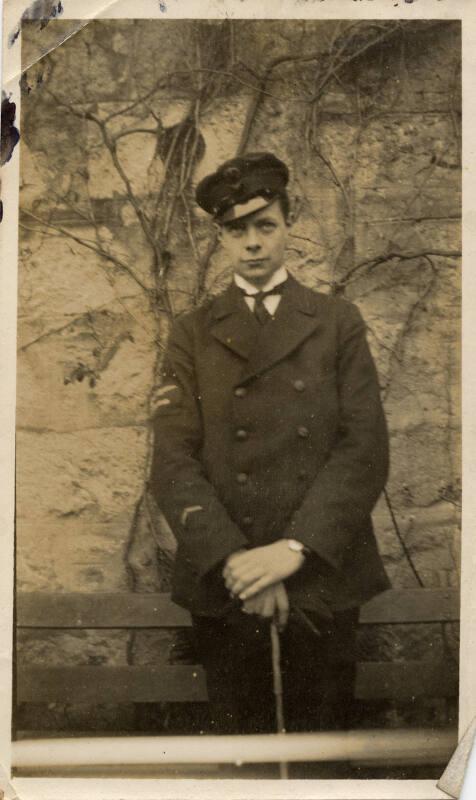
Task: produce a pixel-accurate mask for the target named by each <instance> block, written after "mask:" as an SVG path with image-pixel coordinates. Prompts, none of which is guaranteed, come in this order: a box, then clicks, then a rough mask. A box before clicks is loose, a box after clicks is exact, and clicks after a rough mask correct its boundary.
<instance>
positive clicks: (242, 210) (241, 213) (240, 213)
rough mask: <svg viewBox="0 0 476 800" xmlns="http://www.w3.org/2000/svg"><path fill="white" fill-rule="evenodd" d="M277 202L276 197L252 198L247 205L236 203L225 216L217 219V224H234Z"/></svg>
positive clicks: (222, 215)
mask: <svg viewBox="0 0 476 800" xmlns="http://www.w3.org/2000/svg"><path fill="white" fill-rule="evenodd" d="M275 200H276V198H275V197H262V196H261V195H259V196H257V197H252V198H251V199H250V200H247V201H246V203H236V204H235V205H234V206H231V208H228V209H227V210H226V211H225V212H224V214H221V215H220V216H219V217H217V222H233V221H234V220H235V219H241V217H247V216H248V214H253V213H254V212H255V211H261V209H262V208H266V206H269V205H271V203H274V201H275Z"/></svg>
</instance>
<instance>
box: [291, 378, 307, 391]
mask: <svg viewBox="0 0 476 800" xmlns="http://www.w3.org/2000/svg"><path fill="white" fill-rule="evenodd" d="M293 386H294V388H295V389H296V392H303V391H304V389H305V388H306V384H305V383H304V381H301V380H297V381H294V383H293Z"/></svg>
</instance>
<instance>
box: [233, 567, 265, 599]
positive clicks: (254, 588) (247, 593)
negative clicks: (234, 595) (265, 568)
mask: <svg viewBox="0 0 476 800" xmlns="http://www.w3.org/2000/svg"><path fill="white" fill-rule="evenodd" d="M272 582H273V578H272V577H271V575H268V573H265V574H264V575H263V576H262V577H261V578H258V580H257V581H255V582H254V583H252V584H251V585H250V586H248V587H247V588H246V589H244V590H243V591H242V592H240V595H239V597H240V600H247V599H248V597H253V596H254V595H255V594H258V592H261V591H262V590H263V589H266V587H267V586H271V584H272Z"/></svg>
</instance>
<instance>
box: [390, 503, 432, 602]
mask: <svg viewBox="0 0 476 800" xmlns="http://www.w3.org/2000/svg"><path fill="white" fill-rule="evenodd" d="M383 494H384V497H385V502H386V504H387V507H388V510H389V514H390V517H391V520H392V523H393V527H394V530H395V533H396V534H397V538H398V541H399V542H400V545H401V548H402V550H403V552H404V554H405V558H406V559H407V561H408V564H409V566H410V568H411V571H412V572H413V574H414V576H415V579H416V581H417V583H418V585H419V586H421V587H422V588H424V586H425V584H424V583H423V581H422V579H421V578H420V576H419V574H418V572H417V569H416V567H415V564H414V563H413V559H412V557H411V555H410V552H409V550H408V547H407V546H406V544H405V540H404V538H403V536H402V532H401V531H400V526H399V524H398V522H397V518H396V516H395V512H394V510H393V506H392V503H391V502H390V497H389V495H388V492H387V490H386V489H384V490H383Z"/></svg>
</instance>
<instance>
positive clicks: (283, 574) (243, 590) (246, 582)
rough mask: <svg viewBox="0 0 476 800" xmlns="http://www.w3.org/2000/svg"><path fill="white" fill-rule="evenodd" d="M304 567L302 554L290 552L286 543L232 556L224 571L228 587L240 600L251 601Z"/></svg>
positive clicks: (281, 540) (284, 541) (281, 542)
mask: <svg viewBox="0 0 476 800" xmlns="http://www.w3.org/2000/svg"><path fill="white" fill-rule="evenodd" d="M303 563H304V556H303V554H302V553H299V552H294V551H293V550H290V549H289V547H288V544H287V542H286V540H285V539H279V540H278V541H277V542H273V543H272V544H268V545H265V546H264V547H254V548H253V549H252V550H240V551H238V552H237V553H232V555H231V556H229V557H228V558H227V560H226V563H225V567H224V569H223V578H224V579H225V585H226V587H227V589H228V590H229V591H230V593H231V594H232V595H234V596H238V597H239V598H240V600H248V599H249V598H251V597H254V595H256V594H258V592H261V591H262V590H263V589H266V588H267V587H268V586H272V585H273V584H275V583H279V582H280V581H283V580H284V579H285V578H289V576H290V575H293V574H294V573H295V572H297V570H298V569H300V567H302V565H303Z"/></svg>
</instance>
